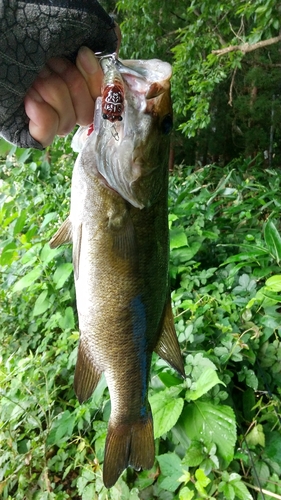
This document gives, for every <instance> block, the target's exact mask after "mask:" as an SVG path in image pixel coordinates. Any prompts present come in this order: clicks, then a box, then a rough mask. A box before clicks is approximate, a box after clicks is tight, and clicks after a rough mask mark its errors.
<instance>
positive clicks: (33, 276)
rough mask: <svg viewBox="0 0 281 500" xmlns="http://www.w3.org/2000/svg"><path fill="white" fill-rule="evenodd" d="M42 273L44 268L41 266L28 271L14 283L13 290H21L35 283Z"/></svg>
mask: <svg viewBox="0 0 281 500" xmlns="http://www.w3.org/2000/svg"><path fill="white" fill-rule="evenodd" d="M41 273H42V269H41V268H40V267H35V269H32V271H30V272H29V273H27V274H26V275H25V276H23V277H22V278H21V279H20V280H19V281H17V282H16V283H15V284H14V286H13V291H14V292H20V291H21V290H23V288H26V287H28V286H30V285H33V283H34V282H35V281H36V280H37V279H38V278H39V276H40V275H41Z"/></svg>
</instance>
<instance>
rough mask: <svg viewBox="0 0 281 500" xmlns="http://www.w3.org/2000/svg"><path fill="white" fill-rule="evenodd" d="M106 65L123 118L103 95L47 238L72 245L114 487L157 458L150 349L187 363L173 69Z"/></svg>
mask: <svg viewBox="0 0 281 500" xmlns="http://www.w3.org/2000/svg"><path fill="white" fill-rule="evenodd" d="M102 66H103V68H104V71H105V81H106V84H107V85H108V83H109V84H110V78H111V77H110V75H115V76H114V78H115V81H116V74H117V76H118V81H119V83H120V82H121V81H122V85H123V86H122V88H123V89H124V108H122V113H121V114H120V116H121V117H122V120H120V119H118V118H117V119H116V121H114V120H113V121H110V120H108V118H104V117H103V116H102V115H103V113H102V112H101V110H102V99H103V97H101V98H98V99H97V103H96V112H95V113H96V114H95V126H94V130H93V131H92V130H91V133H88V130H87V129H85V130H82V131H80V132H79V133H78V136H77V137H78V138H77V143H78V145H79V143H80V148H81V151H80V153H79V155H78V157H77V160H76V163H75V166H74V171H73V178H72V188H71V209H70V215H69V217H68V219H67V220H66V221H65V222H64V223H63V225H62V227H61V228H60V229H59V230H58V232H57V233H56V234H55V235H54V237H53V238H52V240H51V242H50V245H51V247H52V248H55V247H57V246H59V245H61V244H63V243H67V242H70V241H72V243H73V264H74V277H75V289H76V301H77V311H78V319H79V331H80V341H79V349H78V357H77V363H76V369H75V377H74V388H75V392H76V395H77V397H78V399H79V401H80V402H83V401H85V400H87V399H88V398H89V397H90V396H91V394H92V393H93V391H94V389H95V387H96V386H97V384H98V381H99V379H100V376H101V373H102V372H104V374H105V378H106V380H107V384H108V388H109V393H110V399H111V414H110V420H109V424H108V432H107V438H106V444H105V456H104V463H103V481H104V484H105V486H106V487H107V488H110V487H111V486H113V485H114V484H115V482H116V481H117V479H118V477H119V476H120V474H121V473H122V471H123V470H124V469H125V468H126V467H128V466H132V467H134V468H135V469H136V470H140V469H149V468H151V467H152V465H153V462H154V439H153V422H152V415H151V409H150V405H149V402H148V384H149V376H150V366H151V358H152V352H153V351H156V352H157V353H158V354H159V355H160V356H161V357H162V358H163V359H165V360H166V361H167V362H168V363H169V364H170V365H171V366H173V367H174V368H175V369H176V370H177V371H178V372H179V374H180V375H181V376H183V377H184V366H183V361H182V358H181V353H180V348H179V344H178V340H177V337H176V333H175V328H174V322H173V317H172V309H171V300H170V291H169V279H168V260H169V234H168V202H167V199H168V154H169V136H168V135H167V134H168V133H169V130H170V128H171V121H172V118H171V117H172V109H171V99H170V77H171V67H170V65H168V64H167V63H164V62H162V61H159V60H150V61H141V60H138V61H119V60H117V59H116V58H115V57H113V56H109V57H108V60H107V61H106V64H105V63H103V64H102ZM113 122H114V123H113ZM112 127H114V133H112Z"/></svg>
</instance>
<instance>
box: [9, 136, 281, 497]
mask: <svg viewBox="0 0 281 500" xmlns="http://www.w3.org/2000/svg"><path fill="white" fill-rule="evenodd" d="M1 147H2V150H1V153H2V155H3V156H2V161H1V165H0V189H1V195H0V223H1V240H0V251H1V255H0V268H1V291H0V298H1V327H0V341H1V345H2V348H1V358H0V359H1V364H0V390H1V402H0V496H1V498H3V500H23V499H26V500H31V499H32V500H33V499H35V500H36V499H38V500H51V499H57V500H63V499H81V500H94V499H99V500H103V499H112V500H115V499H116V500H117V499H122V500H127V499H128V500H136V499H139V498H140V499H143V500H151V499H153V498H155V499H158V498H159V499H162V500H173V499H178V500H189V499H194V500H196V499H200V498H205V499H210V500H211V499H221V500H236V499H241V500H250V499H257V500H263V499H267V498H281V482H280V475H281V432H280V431H281V422H280V412H281V403H280V399H281V389H280V387H281V339H280V336H281V322H280V318H281V315H280V313H281V305H280V301H281V294H280V291H281V272H280V261H281V237H280V215H279V214H280V207H281V194H280V175H279V172H277V171H275V170H264V169H263V168H262V165H261V164H260V163H259V161H258V159H257V161H256V164H255V165H254V166H253V165H249V164H248V163H247V162H246V161H244V160H236V161H235V162H232V164H230V165H228V166H227V167H225V168H223V169H222V168H221V167H218V166H216V165H209V166H206V167H204V168H201V169H198V170H196V169H194V168H191V167H184V166H180V167H178V168H177V169H175V172H174V173H173V175H172V176H171V178H170V190H169V207H170V215H169V223H170V247H171V257H170V273H171V289H172V300H173V309H174V315H175V323H176V329H177V333H178V336H179V341H180V345H181V349H182V353H183V357H184V361H185V371H186V380H185V381H184V382H182V380H180V379H179V378H178V377H177V376H176V374H175V373H174V372H173V371H172V370H171V369H170V368H169V367H168V366H167V365H166V364H165V363H164V361H162V360H160V359H159V358H158V357H157V356H156V355H155V356H154V358H153V364H152V373H151V385H150V403H151V406H152V410H153V415H154V433H155V439H156V450H157V453H156V459H155V464H154V467H153V469H152V470H150V471H143V472H140V473H137V472H135V471H133V470H131V469H128V471H126V472H124V474H123V475H122V477H121V478H120V479H119V480H118V482H117V483H116V485H115V486H114V487H113V488H111V490H107V489H105V488H104V486H103V483H102V479H101V470H102V463H103V453H104V444H105V437H106V430H107V422H108V418H109V413H110V401H109V394H108V390H107V387H106V383H105V381H104V379H102V380H101V382H100V384H99V386H98V388H97V390H96V391H95V393H94V395H93V396H92V398H91V399H90V400H89V401H88V402H87V403H84V404H82V405H79V404H78V402H77V400H76V397H75V394H74V391H73V385H72V384H73V375H74V367H75V362H76V354H77V341H78V332H77V314H76V309H75V291H74V285H73V275H72V264H71V248H70V247H62V248H59V249H57V250H51V249H50V248H49V245H48V241H49V240H50V238H51V236H52V235H53V234H54V232H55V231H56V229H57V228H58V226H59V225H60V223H61V222H62V221H63V220H64V218H65V217H66V215H67V213H68V210H69V196H70V178H71V172H72V166H73V161H74V158H73V153H72V152H71V151H70V149H69V146H68V143H67V142H65V141H64V140H62V139H61V140H58V141H57V143H56V144H55V145H54V146H53V147H52V148H51V149H49V150H47V151H45V152H43V153H41V152H36V151H23V150H19V149H18V150H16V149H15V148H12V150H10V151H9V148H10V147H9V146H7V145H6V144H5V143H4V142H2V143H1ZM4 153H5V155H4ZM6 153H8V154H7V155H6ZM128 383H130V382H129V381H128ZM272 495H273V496H272Z"/></svg>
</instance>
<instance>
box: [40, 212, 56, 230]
mask: <svg viewBox="0 0 281 500" xmlns="http://www.w3.org/2000/svg"><path fill="white" fill-rule="evenodd" d="M54 219H56V220H57V219H58V214H57V212H50V213H49V214H47V215H45V217H44V220H43V222H42V224H41V226H40V229H39V231H42V229H43V228H44V227H45V226H47V224H49V223H50V222H51V221H52V220H54Z"/></svg>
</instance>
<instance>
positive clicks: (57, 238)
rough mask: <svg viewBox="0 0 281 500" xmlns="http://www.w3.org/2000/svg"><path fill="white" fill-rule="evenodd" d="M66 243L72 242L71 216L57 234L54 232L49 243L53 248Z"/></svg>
mask: <svg viewBox="0 0 281 500" xmlns="http://www.w3.org/2000/svg"><path fill="white" fill-rule="evenodd" d="M64 243H72V224H71V222H70V219H69V217H67V219H65V221H64V222H63V224H62V225H61V227H60V228H59V229H58V231H57V232H56V234H54V236H53V237H52V239H51V241H50V243H49V245H50V247H51V248H57V247H59V246H60V245H63V244H64Z"/></svg>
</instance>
